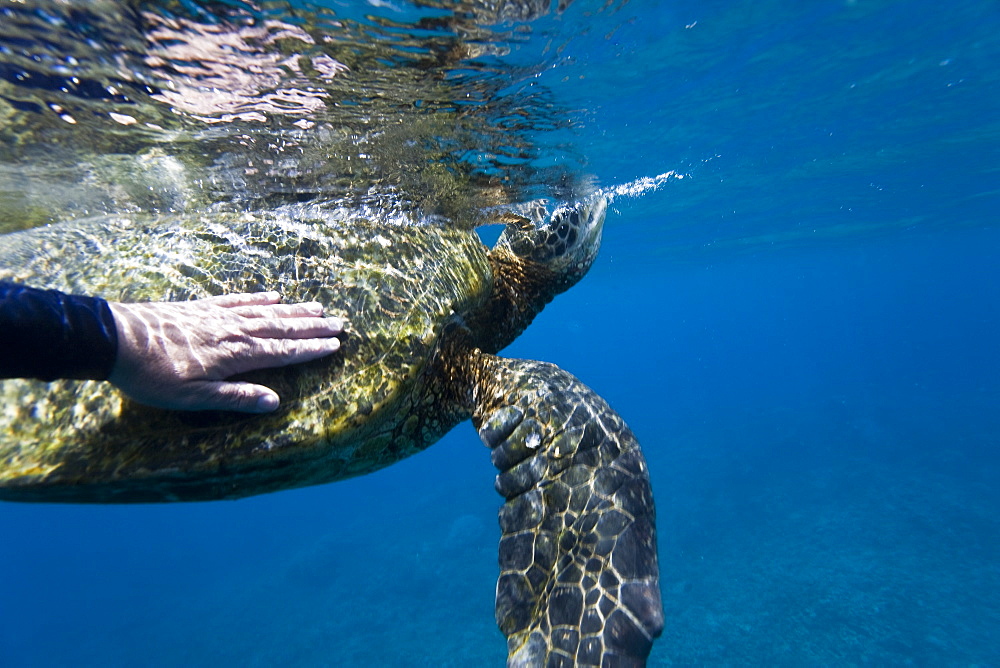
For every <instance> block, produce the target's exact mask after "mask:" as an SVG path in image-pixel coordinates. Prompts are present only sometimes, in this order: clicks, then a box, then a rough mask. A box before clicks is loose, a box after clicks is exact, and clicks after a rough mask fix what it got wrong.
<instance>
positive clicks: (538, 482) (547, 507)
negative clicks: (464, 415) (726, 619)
mask: <svg viewBox="0 0 1000 668" xmlns="http://www.w3.org/2000/svg"><path fill="white" fill-rule="evenodd" d="M478 357H479V359H477V360H476V363H475V366H476V367H478V369H479V372H478V374H477V376H478V381H477V383H478V384H477V387H476V391H475V393H474V396H475V400H474V401H475V403H476V405H475V407H474V418H473V420H474V423H475V424H476V426H477V428H478V429H479V431H480V436H481V437H482V439H483V442H484V443H485V444H486V445H487V446H489V447H490V448H491V449H492V451H493V453H492V454H493V462H494V464H496V465H497V467H498V468H499V469H500V474H499V475H498V476H497V483H496V487H497V491H499V492H500V493H501V494H502V495H504V497H505V498H506V499H507V501H506V503H505V504H504V506H503V507H502V508H501V510H500V525H501V530H502V532H503V536H502V538H501V541H500V567H501V573H500V578H499V580H498V582H497V600H496V614H497V623H498V625H499V626H500V629H501V630H502V631H503V632H504V634H505V635H506V636H507V643H508V650H509V652H510V656H509V658H508V666H561V665H566V666H572V665H579V666H584V665H592V666H597V665H603V666H610V665H620V666H641V665H645V662H646V658H647V657H648V655H649V651H650V649H651V647H652V643H653V639H654V638H656V637H657V636H658V635H659V634H660V632H661V631H662V629H663V610H662V604H661V600H660V591H659V570H658V566H657V559H656V530H655V512H654V508H653V497H652V491H651V488H650V484H649V474H648V470H647V468H646V463H645V460H644V459H643V456H642V452H641V451H640V449H639V443H638V441H637V440H636V438H635V435H634V434H633V433H632V431H631V430H630V429H629V428H628V427H627V426H626V425H625V423H624V421H623V420H622V419H621V418H620V417H619V416H618V415H617V414H616V413H615V412H614V411H613V410H612V409H611V408H610V407H609V406H608V404H607V403H606V402H605V401H604V400H603V399H601V398H600V397H599V396H598V395H597V394H596V393H595V392H594V391H593V390H591V389H590V388H588V387H587V386H586V385H584V384H583V383H581V382H580V381H579V380H577V379H576V378H575V377H573V376H572V375H571V374H569V373H567V372H565V371H563V370H561V369H559V368H558V367H556V366H553V365H551V364H546V363H542V362H534V361H529V360H508V359H503V358H498V357H493V356H491V355H483V354H479V355H478Z"/></svg>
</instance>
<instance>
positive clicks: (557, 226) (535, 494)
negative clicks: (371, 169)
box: [0, 196, 663, 666]
mask: <svg viewBox="0 0 1000 668" xmlns="http://www.w3.org/2000/svg"><path fill="white" fill-rule="evenodd" d="M606 209H607V202H606V200H605V199H604V198H603V197H601V196H595V197H593V198H591V199H589V200H586V201H584V202H583V203H580V204H576V205H572V206H568V205H567V206H562V207H560V208H558V209H557V210H556V211H555V212H554V213H552V214H551V215H547V216H544V217H541V218H540V219H539V220H538V221H537V222H536V223H534V224H532V223H529V222H528V221H527V220H526V219H523V218H519V217H516V216H509V217H508V221H509V222H508V224H507V226H506V228H505V230H504V231H503V233H502V234H501V236H500V239H499V240H498V242H497V243H496V245H495V247H494V248H493V249H492V250H489V249H487V248H486V247H485V246H484V245H483V244H482V243H481V241H480V240H479V238H478V236H477V235H476V234H475V232H473V231H469V230H461V229H452V228H446V227H443V226H434V225H398V224H395V225H394V224H390V223H388V222H386V221H372V220H366V219H362V218H360V217H355V216H352V215H347V214H333V213H315V212H314V213H311V214H306V213H304V212H305V211H306V209H304V208H291V207H288V208H285V209H278V210H274V211H270V212H267V213H239V214H237V213H211V214H209V213H204V214H201V215H193V216H192V215H188V216H174V217H170V216H139V215H125V216H110V217H102V218H97V219H89V220H85V221H77V222H72V223H63V224H61V225H57V226H51V227H46V228H37V229H32V230H28V231H25V232H17V233H13V234H10V235H6V236H4V237H2V238H0V278H2V279H8V280H15V281H20V282H24V283H28V284H30V285H34V286H39V287H51V288H57V289H60V290H64V291H68V292H75V293H86V294H96V295H101V296H103V297H105V298H107V299H111V300H115V301H139V300H179V299H189V298H194V297H203V296H208V295H214V294H220V293H223V292H251V291H257V290H262V289H265V288H274V287H278V286H280V289H281V291H282V292H283V294H284V296H285V297H286V299H288V300H290V301H299V300H316V301H319V302H321V303H322V304H324V306H325V309H326V312H327V314H330V315H338V316H345V317H347V318H349V320H350V323H351V324H350V327H349V330H348V333H347V334H346V336H345V337H344V340H343V347H342V352H341V353H340V354H338V355H335V356H333V357H331V358H325V359H323V360H317V361H314V362H310V363H307V364H303V365H299V366H295V367H287V368H283V369H276V370H268V371H262V372H255V373H254V374H248V377H249V378H252V379H253V380H255V381H257V382H261V383H263V384H266V385H268V386H270V387H272V388H274V389H275V390H277V392H278V393H279V395H280V396H281V398H282V405H281V408H280V409H279V410H278V411H277V412H276V413H273V414H268V415H261V416H248V415H242V414H231V413H220V412H206V413H185V412H173V411H166V410H159V409H154V408H149V407H145V406H141V405H138V404H135V403H132V402H130V401H129V400H127V399H125V398H124V397H123V396H122V395H120V394H119V393H118V392H117V391H116V390H115V389H114V388H113V387H112V386H110V385H109V384H107V383H100V382H94V381H58V382H54V383H42V382H38V381H30V380H8V381H4V382H2V383H0V393H2V394H3V411H2V413H0V499H6V500H11V501H50V502H72V503H88V502H92V503H117V502H124V503H131V502H159V501H194V500H208V499H231V498H237V497H242V496H247V495H251V494H259V493H263V492H272V491H277V490H282V489H288V488H292V487H300V486H304V485H311V484H317V483H325V482H330V481H334V480H339V479H343V478H347V477H350V476H355V475H360V474H364V473H367V472H370V471H373V470H375V469H378V468H381V467H383V466H387V465H389V464H392V463H393V462H395V461H398V460H399V459H401V458H403V457H406V456H408V455H411V454H414V453H416V452H418V451H420V450H423V449H424V448H426V447H428V446H429V445H431V444H432V443H434V442H435V441H437V440H438V439H439V438H440V437H441V436H442V435H443V434H445V432H447V431H448V430H450V429H451V428H452V427H453V426H455V425H456V424H458V423H459V422H462V421H464V420H466V419H469V418H471V419H472V421H473V424H474V425H475V427H476V428H477V429H478V432H479V435H480V437H481V438H482V440H483V441H484V443H485V444H486V445H487V446H489V447H490V448H491V450H492V459H493V463H494V464H495V465H496V466H497V468H498V469H499V470H500V473H499V475H498V476H497V479H496V489H497V491H498V492H500V494H502V495H503V496H504V497H505V498H506V502H505V503H504V505H503V506H502V508H501V510H500V513H499V519H500V526H501V529H502V537H501V540H500V545H499V552H500V558H499V561H500V571H501V573H500V577H499V580H498V582H497V595H496V618H497V623H498V624H499V626H500V629H501V630H502V631H503V632H504V634H505V635H506V636H507V639H508V650H509V665H513V666H542V665H546V666H554V665H571V664H574V663H575V664H578V665H604V666H620V665H621V666H625V665H628V666H632V665H642V664H644V663H645V660H646V657H647V656H648V653H649V651H650V648H651V645H652V642H653V640H654V638H656V636H658V635H659V633H660V631H661V629H662V626H663V613H662V606H661V600H660V592H659V584H658V566H657V557H656V539H655V529H654V511H653V500H652V495H651V490H650V485H649V477H648V472H647V468H646V463H645V461H644V459H643V456H642V453H641V452H640V450H639V444H638V442H637V441H636V438H635V436H633V434H632V432H631V431H630V430H629V428H628V427H627V426H626V425H625V423H624V422H623V421H622V419H621V418H620V417H619V416H618V415H617V414H616V413H615V412H614V411H613V410H612V409H611V408H610V407H609V406H608V404H607V403H605V402H604V400H602V399H601V398H600V397H599V396H597V394H595V393H594V392H593V391H592V390H591V389H589V388H588V387H586V386H585V385H584V384H583V383H581V382H580V381H579V380H577V379H576V378H574V377H573V376H572V375H570V374H569V373H567V372H565V371H563V370H561V369H559V368H558V367H556V366H553V365H551V364H545V363H542V362H536V361H529V360H516V359H505V358H501V357H497V356H495V353H496V352H497V351H499V350H500V349H501V348H503V347H504V346H506V345H507V344H509V343H510V342H511V341H512V340H513V339H514V338H515V337H516V336H518V334H520V333H521V332H522V331H523V330H524V328H525V327H526V326H527V325H528V324H529V323H530V322H531V320H532V319H533V318H534V316H535V315H536V314H537V313H538V312H539V311H540V310H541V309H542V308H543V306H544V305H545V304H546V303H547V302H548V301H549V300H550V299H551V298H552V297H553V296H554V295H555V294H557V293H559V292H561V291H563V290H565V289H567V288H569V287H570V286H571V285H573V284H574V283H576V282H577V281H578V280H579V279H580V278H581V277H582V276H583V274H584V273H585V272H586V271H587V270H588V268H589V267H590V264H591V262H592V261H593V259H594V257H595V256H596V254H597V250H598V247H599V245H600V239H601V232H602V228H603V224H604V217H605V212H606Z"/></svg>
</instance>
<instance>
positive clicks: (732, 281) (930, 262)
mask: <svg viewBox="0 0 1000 668" xmlns="http://www.w3.org/2000/svg"><path fill="white" fill-rule="evenodd" d="M602 8H603V5H602V4H601V3H596V4H594V3H591V4H587V3H580V4H575V5H572V6H571V7H570V8H569V9H568V10H567V11H566V12H565V13H563V14H555V15H550V16H548V17H543V18H541V19H538V23H537V26H538V27H537V29H536V32H535V33H534V34H533V35H532V37H531V38H530V39H529V40H527V41H526V42H524V43H523V44H521V45H519V46H518V47H517V48H516V49H514V50H513V51H512V53H511V54H510V56H509V57H510V58H512V59H514V60H519V61H534V60H537V59H539V58H541V59H543V60H544V59H552V64H551V66H550V67H547V68H546V69H544V70H543V71H540V72H538V73H537V75H535V76H536V77H537V81H538V82H539V86H544V87H545V89H546V90H547V91H548V94H549V95H551V99H552V100H554V101H555V102H557V103H558V104H560V105H562V106H564V107H566V108H570V109H575V110H577V111H576V114H577V116H576V117H577V119H578V122H577V123H576V124H575V125H574V126H573V127H572V128H567V129H565V130H559V131H556V132H555V133H550V134H549V136H550V137H551V136H555V137H556V139H555V140H552V139H547V140H546V141H547V142H549V144H548V145H550V146H551V148H550V153H549V154H544V153H543V154H542V155H540V156H538V157H537V162H538V163H539V164H544V163H545V161H546V160H549V161H550V162H551V163H552V164H561V163H562V162H563V161H566V160H569V158H568V157H567V156H569V155H571V156H576V157H575V159H576V160H577V161H578V162H579V163H580V167H579V169H581V170H582V169H585V170H586V172H587V173H588V174H590V175H592V178H593V179H594V180H595V182H596V184H597V185H599V186H601V187H613V186H615V185H620V184H626V183H630V182H632V181H633V180H634V179H637V178H642V177H651V176H655V175H658V174H662V173H665V172H669V171H673V172H675V173H676V174H679V175H682V176H683V178H679V179H678V178H671V179H668V180H667V181H666V183H665V184H664V185H662V186H661V187H659V188H658V189H657V190H656V191H655V192H651V193H647V194H645V195H643V196H642V197H637V198H634V199H630V198H625V197H623V198H619V199H617V200H616V201H615V209H616V210H615V211H614V212H613V213H612V214H611V215H609V220H608V223H607V225H606V228H605V233H604V246H603V248H602V251H601V256H600V257H599V259H598V261H597V263H596V265H595V266H594V268H593V269H592V270H591V273H590V275H588V276H587V278H586V279H585V280H584V281H583V282H582V283H581V284H580V285H578V286H577V287H575V288H574V289H573V290H572V291H570V292H568V293H567V294H565V295H562V296H560V297H559V298H558V299H557V300H556V301H554V302H553V303H552V304H551V305H550V306H549V307H547V309H546V311H545V312H543V314H542V315H541V316H540V317H539V318H538V320H537V321H536V322H535V323H534V324H533V325H532V327H531V328H529V329H528V331H527V332H526V333H525V334H524V335H522V336H521V337H520V339H518V341H517V342H515V344H513V345H512V346H511V347H510V348H509V349H508V350H507V351H505V354H506V355H509V356H512V357H530V358H536V359H544V360H548V361H552V362H556V363H558V364H560V365H561V366H563V367H564V368H566V369H568V370H570V371H572V372H573V373H574V374H576V375H577V376H579V377H580V378H581V379H582V380H584V382H586V383H588V384H589V385H590V386H591V387H593V388H594V389H595V390H597V391H598V392H599V393H600V394H601V395H602V396H604V397H605V398H606V399H607V400H608V401H609V402H610V403H611V405H612V406H614V407H615V408H616V410H618V411H619V412H620V413H621V414H622V416H623V417H624V418H625V419H626V420H627V421H628V423H629V424H630V426H631V427H632V428H633V430H634V431H635V433H636V434H637V436H638V437H639V439H640V442H641V443H642V445H643V448H644V452H645V454H646V458H647V460H648V463H649V468H650V472H651V476H652V480H653V488H654V495H655V497H656V502H657V509H658V531H659V554H660V569H661V588H662V592H663V599H664V608H665V612H666V629H665V631H664V634H663V636H662V637H661V639H660V640H659V641H658V642H657V643H656V645H654V649H653V654H652V656H651V658H650V664H651V665H788V666H829V665H949V666H951V665H954V666H957V665H963V666H966V665H978V666H990V665H1000V641H998V640H997V635H998V634H997V630H998V629H1000V526H998V524H1000V521H998V517H1000V512H998V511H1000V491H998V488H997V486H996V482H995V481H996V480H997V479H998V474H1000V455H998V451H997V448H998V445H1000V410H998V407H1000V382H998V380H997V378H998V377H1000V355H998V353H997V350H996V342H997V340H998V334H1000V270H998V268H997V266H998V265H997V262H996V250H997V249H998V248H1000V225H998V224H997V211H998V210H1000V196H998V193H1000V190H998V178H997V175H998V170H997V167H998V165H1000V150H998V149H1000V125H998V119H1000V113H998V112H1000V74H998V70H997V68H996V63H997V62H1000V37H998V35H1000V12H998V11H997V6H996V4H995V3H992V2H984V1H968V2H955V3H949V4H947V5H942V4H940V3H931V2H927V1H924V0H913V1H911V2H899V1H889V0H883V1H878V0H872V1H870V2H869V1H866V0H851V1H847V2H843V1H841V2H800V3H791V2H779V1H765V2H757V3H737V2H731V1H722V0H720V1H714V2H676V3H664V2H655V1H653V0H639V1H634V2H630V3H625V4H622V5H621V6H615V7H612V8H610V9H608V8H603V9H602ZM366 9H369V8H366ZM345 11H346V10H345ZM359 11H360V10H359ZM371 11H375V10H374V9H371ZM553 44H554V45H557V46H558V47H559V49H560V50H559V51H558V53H557V54H556V55H553V51H552V50H551V49H552V48H554V47H552V45H553ZM564 139H565V143H564ZM568 143H571V144H572V150H571V151H568V150H566V151H564V150H563V149H564V146H565V144H568ZM487 234H488V232H487ZM493 476H494V470H493V468H492V466H491V465H490V462H489V459H488V453H487V451H486V450H485V449H484V448H483V447H482V445H481V444H480V443H479V441H478V439H477V438H476V436H475V433H474V431H473V430H472V428H471V427H470V426H468V425H462V426H460V427H459V428H456V429H455V430H454V431H453V432H452V433H451V434H449V435H448V436H447V437H446V438H445V439H444V440H442V441H441V442H440V443H438V444H437V445H436V446H434V447H433V448H431V449H429V450H428V451H426V452H424V453H422V454H420V455H418V456H415V457H413V458H411V459H409V460H406V461H404V462H402V463H400V464H397V465H395V466H393V467H391V468H389V469H386V470H383V471H380V472H378V473H375V474H372V475H369V476H366V477H363V478H358V479H353V480H349V481H346V482H342V483H337V484H335V485H328V486H323V487H316V488H310V489H303V490H296V491H290V492H284V493H280V494H274V495H269V496H264V497H257V498H251V499H246V500H242V501H238V502H225V503H222V502H220V503H206V504H190V505H172V506H129V507H82V506H27V505H25V506H22V505H15V504H6V505H3V506H2V507H0V572H3V573H4V574H5V577H4V580H3V587H2V592H0V665H3V666H65V665H74V666H107V665H143V666H209V665H213V666H218V665H259V666H325V665H343V666H381V665H399V666H424V665H433V666H486V665H497V666H499V665H503V662H504V659H505V656H506V652H505V646H504V641H503V637H502V635H501V634H500V632H499V631H498V630H497V629H496V627H495V624H494V621H493V593H494V592H493V585H494V582H495V578H496V574H497V573H496V543H497V539H498V536H499V530H498V528H497V525H496V521H495V516H496V511H497V508H498V506H499V504H500V497H499V496H498V495H497V494H496V493H495V492H494V491H493V489H492V482H493Z"/></svg>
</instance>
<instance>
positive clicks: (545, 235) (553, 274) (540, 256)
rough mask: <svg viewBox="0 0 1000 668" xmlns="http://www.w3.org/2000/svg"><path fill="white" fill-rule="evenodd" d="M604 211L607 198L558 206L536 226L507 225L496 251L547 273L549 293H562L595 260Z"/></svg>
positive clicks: (605, 210) (522, 221) (518, 222)
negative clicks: (549, 286) (550, 289)
mask: <svg viewBox="0 0 1000 668" xmlns="http://www.w3.org/2000/svg"><path fill="white" fill-rule="evenodd" d="M607 210H608V201H607V198H606V197H604V196H601V195H597V196H594V197H591V198H589V199H586V200H583V201H582V202H579V203H575V204H572V205H563V206H560V207H559V208H557V209H556V210H555V211H553V212H552V215H551V216H549V217H548V218H547V219H546V220H544V221H543V222H542V223H540V224H533V223H531V222H530V221H528V220H527V219H523V218H522V219H519V220H518V221H517V222H512V223H508V224H507V227H506V229H505V230H504V231H503V233H502V234H501V235H500V238H499V239H498V240H497V245H496V249H497V250H498V251H501V252H502V251H508V252H509V253H510V254H511V255H514V256H515V257H517V258H518V259H520V260H521V261H522V262H524V263H525V264H526V265H527V266H529V267H534V268H535V271H537V272H538V273H542V274H547V275H548V280H550V281H551V282H552V288H553V294H556V293H559V292H562V291H563V290H566V289H567V288H569V287H570V286H572V285H573V284H574V283H576V282H577V281H579V280H580V279H581V278H583V275H584V274H586V273H587V270H588V269H590V265H591V264H593V262H594V258H596V257H597V251H598V250H599V249H600V247H601V231H602V230H603V229H604V215H605V213H607Z"/></svg>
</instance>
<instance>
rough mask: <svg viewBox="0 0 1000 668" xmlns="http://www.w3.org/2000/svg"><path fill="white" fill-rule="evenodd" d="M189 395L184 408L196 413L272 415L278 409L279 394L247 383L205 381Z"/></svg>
mask: <svg viewBox="0 0 1000 668" xmlns="http://www.w3.org/2000/svg"><path fill="white" fill-rule="evenodd" d="M198 385H199V387H198V388H197V390H196V391H195V392H192V393H190V394H189V395H188V397H187V398H186V400H185V405H184V406H183V407H181V406H178V408H184V409H186V410H194V411H209V410H217V411H237V412H239V413H270V412H271V411H274V410H276V409H277V408H278V403H279V399H278V394H277V393H276V392H275V391H274V390H272V389H271V388H269V387H264V386H263V385H255V384H254V383H247V382H226V381H215V382H213V381H204V382H201V383H198Z"/></svg>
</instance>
